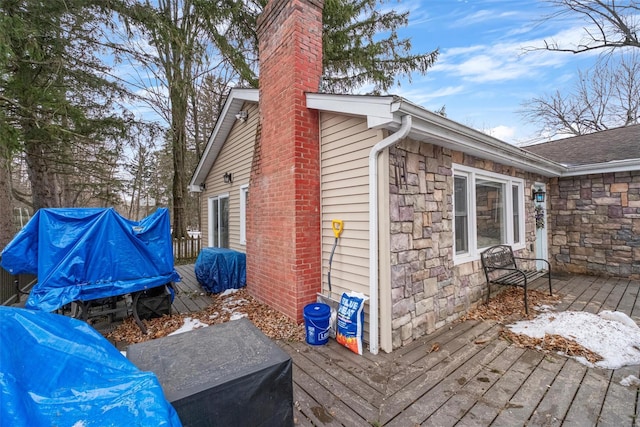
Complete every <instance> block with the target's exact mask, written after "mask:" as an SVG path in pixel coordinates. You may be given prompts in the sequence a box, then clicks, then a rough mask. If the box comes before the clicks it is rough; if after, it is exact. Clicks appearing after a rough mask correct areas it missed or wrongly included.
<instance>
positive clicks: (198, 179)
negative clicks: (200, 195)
mask: <svg viewBox="0 0 640 427" xmlns="http://www.w3.org/2000/svg"><path fill="white" fill-rule="evenodd" d="M258 97H259V92H258V89H239V88H236V89H231V92H229V96H228V97H227V100H226V101H225V103H224V106H223V107H222V111H221V112H220V116H219V117H218V121H217V122H216V125H215V127H214V128H213V131H212V132H211V135H210V136H209V139H208V140H207V146H206V147H205V149H204V152H203V154H202V157H201V158H200V161H199V162H198V166H197V167H196V170H195V172H194V173H193V177H192V178H191V182H189V190H190V191H196V190H197V189H199V188H200V186H201V185H202V184H203V183H204V181H205V179H206V178H207V175H208V174H209V171H210V170H211V168H212V167H213V164H214V163H215V161H216V158H217V157H218V154H219V153H220V150H221V149H222V146H223V145H224V143H225V141H226V140H227V137H228V136H229V133H230V132H231V129H232V128H233V125H234V124H235V122H236V117H235V116H236V114H237V113H238V112H239V111H240V110H241V109H242V106H243V105H244V103H245V102H253V103H257V102H258Z"/></svg>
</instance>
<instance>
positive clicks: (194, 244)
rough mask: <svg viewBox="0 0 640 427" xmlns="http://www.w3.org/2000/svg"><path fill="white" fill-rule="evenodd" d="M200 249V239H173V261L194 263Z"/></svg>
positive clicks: (198, 237)
mask: <svg viewBox="0 0 640 427" xmlns="http://www.w3.org/2000/svg"><path fill="white" fill-rule="evenodd" d="M201 248H202V238H201V237H200V236H197V237H184V238H182V239H173V259H174V260H175V261H176V262H183V261H191V260H193V261H195V259H196V258H197V257H198V254H199V253H200V249H201Z"/></svg>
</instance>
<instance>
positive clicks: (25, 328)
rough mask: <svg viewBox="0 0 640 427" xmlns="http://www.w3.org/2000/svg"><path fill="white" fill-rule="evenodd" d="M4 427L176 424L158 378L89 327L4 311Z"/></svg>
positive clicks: (0, 353) (0, 336)
mask: <svg viewBox="0 0 640 427" xmlns="http://www.w3.org/2000/svg"><path fill="white" fill-rule="evenodd" d="M0 392H1V394H0V401H1V402H2V405H0V424H2V425H7V426H9V425H10V426H13V427H22V426H24V427H33V426H47V427H49V426H60V427H72V426H75V427H92V426H101V427H102V426H150V427H156V426H167V427H179V426H181V423H180V420H179V418H178V415H177V413H176V412H175V410H174V408H173V407H172V406H171V404H170V403H169V402H167V400H166V399H165V397H164V394H163V391H162V388H161V386H160V383H159V381H158V379H157V378H156V376H155V375H154V374H153V373H151V372H143V371H141V370H139V369H138V368H136V367H135V366H134V365H133V364H132V363H131V362H130V361H129V360H128V359H127V358H126V357H124V356H123V355H122V354H121V353H120V352H119V351H118V350H117V349H116V348H115V347H114V346H112V345H111V344H110V343H109V341H107V340H106V339H105V338H104V337H102V335H100V334H99V333H98V332H96V330H95V329H93V328H92V327H91V326H89V325H87V324H86V323H85V322H81V321H79V320H75V319H72V318H69V317H65V316H61V315H57V314H51V313H44V312H39V311H33V310H25V309H20V308H11V307H2V306H0Z"/></svg>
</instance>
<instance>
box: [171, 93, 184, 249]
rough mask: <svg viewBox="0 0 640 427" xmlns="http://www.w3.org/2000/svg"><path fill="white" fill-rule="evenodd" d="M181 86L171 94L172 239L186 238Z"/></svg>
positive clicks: (182, 97)
mask: <svg viewBox="0 0 640 427" xmlns="http://www.w3.org/2000/svg"><path fill="white" fill-rule="evenodd" d="M181 89H182V90H184V89H183V85H181V84H176V85H175V86H174V87H173V88H172V89H170V93H171V95H170V96H171V118H172V120H171V121H172V135H171V136H172V141H173V237H178V238H181V237H186V236H187V224H186V221H185V219H186V212H185V206H186V200H185V193H186V185H187V184H186V170H185V155H186V151H187V133H186V119H187V99H186V97H185V96H184V94H183V93H181V92H182V90H181Z"/></svg>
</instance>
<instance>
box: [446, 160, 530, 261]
mask: <svg viewBox="0 0 640 427" xmlns="http://www.w3.org/2000/svg"><path fill="white" fill-rule="evenodd" d="M452 171H453V176H454V177H455V176H456V175H458V176H466V177H467V183H468V188H467V190H468V191H467V211H468V212H467V215H468V219H467V221H468V222H467V226H468V227H469V231H468V238H469V242H468V247H469V251H468V252H466V253H463V254H456V253H455V240H456V239H455V223H454V224H453V225H452V231H453V234H454V237H453V263H454V265H457V264H463V263H466V262H470V261H475V260H478V259H480V253H481V252H482V251H483V250H485V249H486V248H478V247H477V231H476V227H477V224H476V178H477V177H481V178H488V179H491V180H494V181H496V182H500V183H503V184H504V185H505V190H504V197H505V208H506V212H505V216H506V217H505V227H506V233H507V239H506V240H507V241H506V243H505V244H507V245H510V246H511V247H512V248H513V250H514V251H515V250H520V249H524V248H525V246H526V244H525V240H526V238H525V234H524V233H525V222H526V221H525V215H524V180H523V179H521V178H516V177H512V176H508V175H502V174H498V173H495V172H489V171H485V170H483V169H477V168H472V167H469V166H464V165H459V164H455V163H454V164H453V165H452ZM513 185H517V186H518V187H519V189H520V190H519V193H520V200H519V201H518V210H519V213H520V224H519V231H520V233H519V235H520V242H518V243H514V242H513V192H512V191H513V190H512V186H513ZM455 212H456V209H455V197H453V216H454V217H455ZM454 219H455V218H454Z"/></svg>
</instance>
